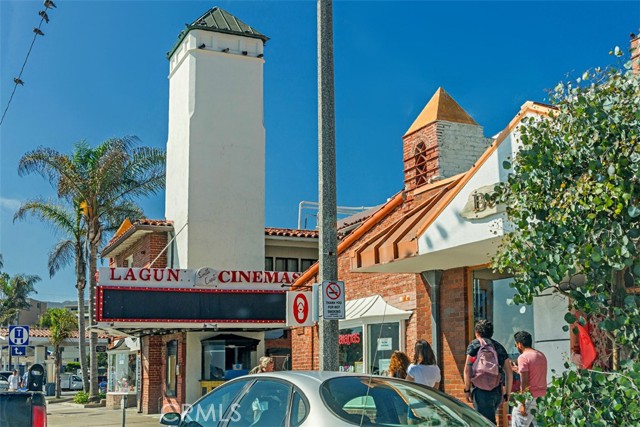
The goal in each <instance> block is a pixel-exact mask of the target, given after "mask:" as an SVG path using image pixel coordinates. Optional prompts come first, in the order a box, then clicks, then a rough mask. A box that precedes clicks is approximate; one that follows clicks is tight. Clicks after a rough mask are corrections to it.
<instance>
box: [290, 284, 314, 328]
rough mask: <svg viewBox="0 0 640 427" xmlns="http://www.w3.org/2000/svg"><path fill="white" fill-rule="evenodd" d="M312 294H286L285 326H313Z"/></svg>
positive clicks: (296, 292)
mask: <svg viewBox="0 0 640 427" xmlns="http://www.w3.org/2000/svg"><path fill="white" fill-rule="evenodd" d="M313 311H314V310H313V292H299V291H289V292H287V326H290V327H300V326H313V323H314V319H313Z"/></svg>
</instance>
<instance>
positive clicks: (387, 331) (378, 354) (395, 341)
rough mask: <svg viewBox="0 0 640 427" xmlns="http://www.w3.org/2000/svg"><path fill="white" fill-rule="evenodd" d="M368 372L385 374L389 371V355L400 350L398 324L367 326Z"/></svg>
mask: <svg viewBox="0 0 640 427" xmlns="http://www.w3.org/2000/svg"><path fill="white" fill-rule="evenodd" d="M368 327H369V331H368V332H369V333H368V335H367V336H368V338H369V340H368V342H369V346H368V347H369V359H368V360H369V372H370V373H373V374H385V373H386V372H387V371H388V370H389V361H390V359H391V353H393V352H394V351H395V350H400V323H398V322H393V323H376V324H371V325H368Z"/></svg>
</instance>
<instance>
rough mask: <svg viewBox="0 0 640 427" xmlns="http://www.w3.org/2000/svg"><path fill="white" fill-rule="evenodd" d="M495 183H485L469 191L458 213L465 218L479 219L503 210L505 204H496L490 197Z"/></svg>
mask: <svg viewBox="0 0 640 427" xmlns="http://www.w3.org/2000/svg"><path fill="white" fill-rule="evenodd" d="M497 185H498V184H492V185H485V186H483V187H480V188H477V189H476V190H474V191H473V192H471V194H470V195H469V198H468V199H467V203H466V204H465V206H464V207H463V208H462V210H461V211H460V215H461V216H462V217H464V218H467V219H481V218H486V217H489V216H492V215H495V214H498V213H502V212H505V206H504V205H501V204H497V203H496V202H495V201H494V200H492V198H491V197H490V196H491V194H492V193H494V192H495V189H496V186H497Z"/></svg>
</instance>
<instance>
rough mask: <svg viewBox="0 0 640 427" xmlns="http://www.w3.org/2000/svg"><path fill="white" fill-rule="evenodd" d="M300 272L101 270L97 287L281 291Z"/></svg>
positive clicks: (123, 268)
mask: <svg viewBox="0 0 640 427" xmlns="http://www.w3.org/2000/svg"><path fill="white" fill-rule="evenodd" d="M301 275H302V273H297V272H288V271H254V270H215V269H213V268H210V267H203V268H200V269H198V270H181V269H175V268H126V267H116V268H100V269H99V279H98V282H99V285H100V286H118V287H127V286H131V287H165V288H200V289H202V288H204V289H227V290H234V289H237V290H256V289H262V290H284V289H283V286H282V285H291V284H292V283H293V282H295V281H296V279H297V278H298V277H300V276H301Z"/></svg>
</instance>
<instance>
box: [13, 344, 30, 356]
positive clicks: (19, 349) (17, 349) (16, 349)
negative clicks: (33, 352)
mask: <svg viewBox="0 0 640 427" xmlns="http://www.w3.org/2000/svg"><path fill="white" fill-rule="evenodd" d="M11 355H12V356H26V355H27V347H25V346H13V347H11Z"/></svg>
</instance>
